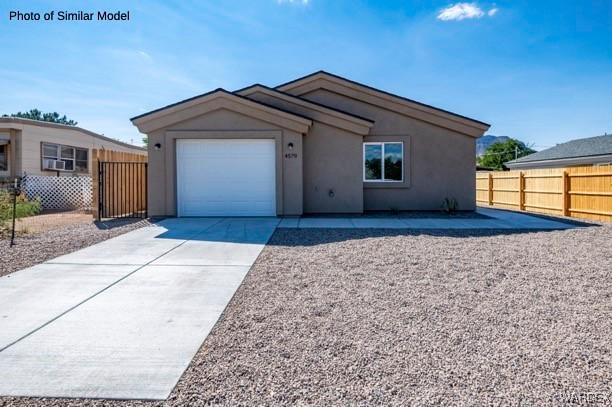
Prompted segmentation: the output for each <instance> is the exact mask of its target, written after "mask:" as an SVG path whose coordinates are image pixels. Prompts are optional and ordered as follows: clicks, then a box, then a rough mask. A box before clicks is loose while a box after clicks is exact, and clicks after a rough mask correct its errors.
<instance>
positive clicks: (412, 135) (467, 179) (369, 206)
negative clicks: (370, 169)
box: [300, 89, 476, 210]
mask: <svg viewBox="0 0 612 407" xmlns="http://www.w3.org/2000/svg"><path fill="white" fill-rule="evenodd" d="M300 96H301V97H304V98H306V99H309V100H312V101H314V102H318V103H323V104H327V105H329V106H334V107H336V108H338V109H342V110H344V111H347V112H350V113H354V114H356V115H359V116H363V117H366V118H368V119H372V120H374V121H375V124H374V126H373V127H372V128H371V129H370V135H369V136H368V137H366V138H365V141H403V142H404V182H402V183H400V184H383V183H366V182H364V183H362V184H363V202H364V210H390V209H399V210H434V209H438V208H440V206H441V204H442V201H443V200H444V198H447V197H448V198H455V199H457V201H458V203H459V207H460V209H462V210H473V209H475V207H476V201H475V199H476V197H475V180H474V172H475V165H476V162H475V139H474V138H473V137H470V136H467V135H464V134H461V133H458V132H455V131H452V130H449V129H446V128H443V127H439V126H436V125H433V124H430V123H427V122H424V121H421V120H417V119H414V118H412V117H408V116H405V115H402V114H400V113H398V112H395V111H391V110H387V109H384V108H382V107H378V106H374V105H371V104H368V103H364V102H361V101H358V100H356V99H352V98H349V97H346V96H343V95H340V94H337V93H332V92H330V91H327V90H325V89H317V90H314V91H312V92H309V93H306V94H303V95H300ZM345 157H346V160H353V161H355V162H358V163H359V176H360V178H361V176H362V173H361V169H362V167H361V166H362V160H363V157H362V150H360V151H359V156H358V157H354V156H352V157H351V156H345Z"/></svg>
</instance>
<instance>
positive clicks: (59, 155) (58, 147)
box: [40, 141, 89, 173]
mask: <svg viewBox="0 0 612 407" xmlns="http://www.w3.org/2000/svg"><path fill="white" fill-rule="evenodd" d="M45 146H48V147H53V148H55V151H56V153H55V155H45ZM68 149H72V157H71V158H70V157H65V156H64V154H63V153H64V150H68ZM78 151H81V152H85V154H86V159H85V160H78V159H77V155H78ZM40 158H41V161H40V162H41V167H42V170H43V171H52V170H45V169H44V166H43V165H42V163H43V161H44V160H56V161H63V162H64V163H67V162H71V163H72V169H65V170H62V171H63V172H75V173H89V149H88V148H83V147H75V146H70V145H66V144H58V143H50V142H47V141H43V142H41V143H40ZM77 163H81V164H83V163H85V167H84V168H83V166H82V165H81V167H79V166H78V165H77ZM67 167H68V166H67Z"/></svg>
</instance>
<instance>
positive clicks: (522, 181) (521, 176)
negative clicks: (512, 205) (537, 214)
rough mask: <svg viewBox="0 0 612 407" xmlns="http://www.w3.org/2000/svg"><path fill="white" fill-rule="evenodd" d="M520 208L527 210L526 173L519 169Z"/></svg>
mask: <svg viewBox="0 0 612 407" xmlns="http://www.w3.org/2000/svg"><path fill="white" fill-rule="evenodd" d="M519 209H520V210H521V211H524V210H525V174H524V173H523V171H519Z"/></svg>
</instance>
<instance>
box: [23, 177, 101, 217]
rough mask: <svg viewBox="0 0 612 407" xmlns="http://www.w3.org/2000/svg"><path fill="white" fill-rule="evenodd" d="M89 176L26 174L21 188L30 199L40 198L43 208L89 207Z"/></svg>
mask: <svg viewBox="0 0 612 407" xmlns="http://www.w3.org/2000/svg"><path fill="white" fill-rule="evenodd" d="M91 182H92V181H91V177H89V176H78V177H44V176H38V175H27V176H25V177H24V178H23V181H22V189H23V191H24V192H25V194H26V195H27V197H28V198H30V199H35V198H40V201H41V204H42V207H43V209H91V207H92V185H91Z"/></svg>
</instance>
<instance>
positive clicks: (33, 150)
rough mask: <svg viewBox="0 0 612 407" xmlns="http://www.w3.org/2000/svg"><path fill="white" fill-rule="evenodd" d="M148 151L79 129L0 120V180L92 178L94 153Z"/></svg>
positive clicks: (24, 120)
mask: <svg viewBox="0 0 612 407" xmlns="http://www.w3.org/2000/svg"><path fill="white" fill-rule="evenodd" d="M94 148H96V149H106V150H114V151H123V152H130V153H137V154H146V150H145V149H143V148H141V147H137V146H133V145H131V144H127V143H123V142H121V141H117V140H113V139H111V138H108V137H105V136H102V135H100V134H96V133H94V132H92V131H89V130H85V129H82V128H80V127H76V126H67V125H63V124H57V123H49V122H42V121H36V120H28V119H20V118H12V117H2V118H0V178H12V177H21V176H23V175H26V174H27V175H50V176H58V175H59V176H74V175H91V171H92V168H91V162H92V159H91V150H92V149H94Z"/></svg>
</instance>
